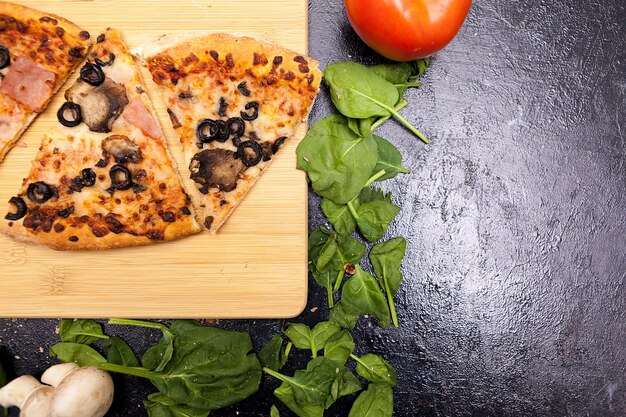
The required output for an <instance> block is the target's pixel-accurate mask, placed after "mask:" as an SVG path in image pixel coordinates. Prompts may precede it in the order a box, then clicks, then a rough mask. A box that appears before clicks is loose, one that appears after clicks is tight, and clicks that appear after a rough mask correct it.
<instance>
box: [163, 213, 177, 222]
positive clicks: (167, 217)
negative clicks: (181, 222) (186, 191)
mask: <svg viewBox="0 0 626 417" xmlns="http://www.w3.org/2000/svg"><path fill="white" fill-rule="evenodd" d="M159 216H160V217H161V219H163V221H164V222H166V223H173V222H175V221H176V215H175V214H174V213H172V212H171V211H159Z"/></svg>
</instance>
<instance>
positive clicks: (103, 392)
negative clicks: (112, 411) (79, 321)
mask: <svg viewBox="0 0 626 417" xmlns="http://www.w3.org/2000/svg"><path fill="white" fill-rule="evenodd" d="M41 381H42V382H43V383H44V384H46V385H44V384H42V383H40V382H39V381H37V379H36V378H34V377H32V376H30V375H26V376H21V377H19V378H16V379H14V380H13V381H11V382H10V383H8V384H7V385H6V386H4V387H3V388H2V389H0V405H1V406H3V407H6V408H8V407H19V408H20V417H103V416H104V415H105V414H106V412H107V411H108V410H109V408H110V407H111V403H112V402H113V391H114V386H113V380H112V379H111V376H110V375H109V374H108V372H105V371H103V370H101V369H99V368H98V367H96V366H86V367H83V368H81V367H79V366H78V365H76V364H75V363H64V364H60V365H54V366H51V367H50V368H48V370H46V372H44V373H43V375H42V376H41Z"/></svg>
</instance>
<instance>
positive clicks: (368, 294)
mask: <svg viewBox="0 0 626 417" xmlns="http://www.w3.org/2000/svg"><path fill="white" fill-rule="evenodd" d="M341 304H342V306H343V307H342V308H343V309H344V310H345V312H346V313H348V314H352V315H357V316H361V315H366V314H367V315H370V316H372V317H375V318H376V319H377V320H378V324H379V326H380V327H383V328H387V327H389V326H390V324H391V323H390V316H389V308H388V307H387V302H386V300H385V296H384V295H383V293H382V292H381V290H380V287H379V286H378V283H377V282H376V279H375V278H374V277H373V276H372V274H370V273H369V272H366V271H363V270H362V269H361V267H360V266H358V265H357V266H356V273H355V274H354V276H352V278H350V279H348V281H346V283H345V284H344V286H343V291H342V293H341Z"/></svg>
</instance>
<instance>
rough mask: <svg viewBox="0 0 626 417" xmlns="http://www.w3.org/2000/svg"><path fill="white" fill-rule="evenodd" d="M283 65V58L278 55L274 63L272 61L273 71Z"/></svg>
mask: <svg viewBox="0 0 626 417" xmlns="http://www.w3.org/2000/svg"><path fill="white" fill-rule="evenodd" d="M282 63H283V57H282V56H280V55H278V56H275V57H274V61H272V71H276V69H277V68H278V67H280V64H282Z"/></svg>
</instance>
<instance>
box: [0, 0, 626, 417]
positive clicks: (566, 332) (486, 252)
mask: <svg viewBox="0 0 626 417" xmlns="http://www.w3.org/2000/svg"><path fill="white" fill-rule="evenodd" d="M310 11H311V19H310V20H311V25H310V26H311V40H310V44H311V51H310V52H311V55H312V56H313V57H315V58H317V59H319V60H320V61H322V64H324V65H325V64H327V63H328V62H331V61H336V60H355V61H359V62H363V63H368V64H369V63H375V62H378V61H379V60H380V58H379V57H378V56H377V55H376V54H375V53H373V52H372V51H371V50H369V49H367V47H365V46H364V45H363V44H362V43H361V42H360V41H359V39H358V38H357V37H356V35H355V34H354V32H353V31H352V30H351V28H350V27H349V25H348V23H347V20H346V18H345V14H344V13H343V9H342V2H341V1H340V0H312V1H311V2H310ZM624 39H626V5H625V3H624V2H623V1H615V0H592V1H582V0H577V1H574V0H520V1H516V2H510V1H506V0H493V1H487V0H478V1H475V3H474V5H473V6H472V9H471V12H470V16H469V18H468V21H467V22H466V24H465V26H464V27H463V29H462V30H461V32H460V34H459V36H458V37H457V39H456V40H455V41H453V43H452V44H451V45H450V46H449V47H448V48H447V49H446V50H445V51H443V52H441V53H439V54H437V55H436V56H435V57H434V59H433V60H432V67H431V69H430V70H429V72H428V73H427V76H426V77H425V78H424V80H423V81H424V84H425V86H424V88H422V89H420V90H412V91H410V92H409V93H408V98H409V100H410V105H409V107H408V108H407V109H406V110H404V112H403V113H404V114H405V115H406V117H407V118H408V119H409V120H411V121H412V122H414V123H415V124H416V125H417V126H418V127H420V128H421V130H422V131H423V132H424V133H426V134H427V135H428V136H429V137H430V138H431V139H432V144H431V145H430V146H425V145H423V144H421V143H420V142H419V141H418V140H417V139H416V138H414V137H412V136H411V135H410V134H409V133H408V132H407V131H406V130H405V129H403V128H402V127H401V126H400V125H398V124H396V123H395V122H389V123H387V124H386V125H385V126H384V127H383V128H382V129H380V131H379V132H378V133H379V134H381V136H384V137H386V138H388V139H390V140H391V141H392V142H394V143H395V144H396V145H397V146H398V147H399V148H400V149H401V151H402V153H403V154H404V157H405V161H406V164H405V165H406V166H408V167H409V168H410V169H411V170H412V171H413V173H412V174H410V175H406V176H403V177H400V178H397V179H395V180H391V181H388V182H387V183H385V184H384V187H385V188H386V189H388V190H390V191H392V192H393V195H394V197H393V198H394V201H395V202H396V203H398V204H399V205H401V206H402V212H401V213H400V215H399V216H398V219H397V220H396V222H395V223H394V224H393V225H392V227H391V228H390V230H389V233H388V236H389V237H393V236H405V237H406V238H407V239H408V240H409V250H408V254H407V260H406V262H405V264H404V267H403V271H404V273H405V278H406V282H405V284H404V285H403V287H402V289H401V290H400V292H399V295H398V299H397V306H398V310H399V316H400V321H401V328H400V329H399V330H393V329H391V330H381V329H378V328H377V327H375V326H374V325H372V324H371V323H369V322H367V321H361V322H360V323H359V325H358V326H357V329H356V330H355V332H354V335H355V339H356V340H357V353H359V354H362V353H365V352H376V353H380V354H382V355H383V356H385V357H386V358H388V359H389V360H390V362H391V363H392V364H393V365H395V366H396V367H397V369H398V374H399V379H400V382H399V386H398V388H397V390H396V397H395V398H396V399H395V406H396V412H395V416H397V417H408V416H531V415H532V416H598V417H605V416H624V415H626V377H625V375H626V289H625V287H624V286H625V283H624V281H625V278H626V48H624ZM330 112H332V108H331V105H330V102H329V100H328V96H327V93H326V91H324V92H323V93H322V95H321V97H320V100H319V103H318V104H317V106H316V108H315V111H314V114H313V120H316V119H318V118H320V117H322V116H325V115H327V114H329V113H330ZM310 197H311V199H310V224H311V227H315V226H317V225H318V224H321V223H324V222H325V219H324V218H323V217H322V215H321V212H320V209H319V200H318V199H317V198H316V197H315V196H314V195H312V194H311V196H310ZM324 306H325V294H324V292H323V291H320V289H319V288H317V287H316V286H315V284H312V285H311V296H310V302H309V306H308V307H307V310H306V311H305V313H304V314H303V315H302V317H301V318H300V319H299V320H302V321H305V322H307V323H314V322H317V321H320V320H323V319H325V318H326V317H327V309H326V308H325V307H324ZM313 307H319V309H317V310H316V311H315V312H311V311H310V309H312V308H313ZM56 324H57V322H56V321H54V320H17V321H11V320H0V338H1V339H2V343H1V344H2V346H3V347H2V348H1V351H0V360H2V362H3V363H7V362H8V363H9V365H8V368H9V373H10V374H11V376H14V375H16V374H24V373H38V372H41V371H43V370H44V369H45V368H46V367H47V366H48V364H49V363H50V361H49V359H47V349H48V348H49V346H50V345H52V344H53V343H54V342H55V341H56V335H55V333H54V329H55V326H56ZM220 325H221V326H224V327H226V328H232V329H240V330H247V331H249V332H251V333H252V334H253V336H254V340H255V342H256V343H257V344H258V345H259V346H260V345H261V344H262V343H264V342H265V341H266V340H267V339H268V338H269V337H270V335H271V334H272V333H274V332H276V331H279V330H280V328H281V326H282V325H283V322H282V321H222V322H221V323H220ZM110 333H111V334H120V335H123V336H124V337H126V338H127V339H128V340H129V341H130V342H131V344H132V345H133V346H134V347H135V348H136V349H137V351H139V352H141V351H143V349H145V347H146V346H147V344H148V343H150V342H153V341H155V340H156V338H157V334H156V333H155V332H148V331H138V330H132V329H110ZM40 348H41V349H40ZM40 350H41V351H42V352H40ZM17 357H19V358H17ZM305 360H306V357H305V355H304V354H301V355H296V360H295V365H296V366H297V365H302V364H304V362H305ZM292 368H293V366H292ZM275 386H276V384H275V382H273V381H268V382H266V383H265V384H264V387H263V389H262V391H261V392H260V393H258V394H257V395H255V396H254V397H253V398H252V399H250V400H248V401H246V402H244V403H242V404H240V405H238V406H236V407H232V408H230V409H228V410H224V411H222V412H216V413H215V414H212V415H215V416H235V415H239V416H268V415H269V407H270V405H271V403H272V401H273V398H272V394H271V391H272V389H273V388H274V387H275ZM116 389H117V397H116V402H115V406H114V410H113V411H112V412H111V413H110V414H109V415H110V416H143V415H145V412H144V411H143V408H142V407H141V405H140V404H141V400H142V399H143V398H145V396H146V394H148V393H149V392H151V391H152V390H153V389H152V388H151V387H150V385H149V384H148V383H146V382H145V381H138V380H136V379H130V378H117V385H116ZM350 402H351V399H348V400H346V401H340V402H339V403H338V404H337V405H336V406H334V407H333V408H331V410H329V412H328V413H327V414H328V415H331V416H347V410H348V407H349V404H350ZM282 410H283V409H282V408H281V411H282ZM15 415H16V414H15ZM283 415H288V413H286V412H284V413H283Z"/></svg>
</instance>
